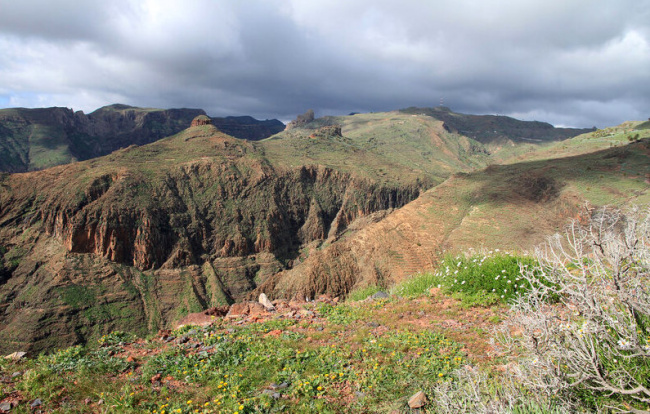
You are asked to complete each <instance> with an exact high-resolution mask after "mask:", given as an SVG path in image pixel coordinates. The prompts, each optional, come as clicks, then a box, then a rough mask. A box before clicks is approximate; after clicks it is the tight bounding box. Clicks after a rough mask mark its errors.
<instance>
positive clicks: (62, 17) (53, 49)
mask: <svg viewBox="0 0 650 414" xmlns="http://www.w3.org/2000/svg"><path fill="white" fill-rule="evenodd" d="M0 9H1V10H2V11H3V12H2V13H0V95H2V96H5V99H4V101H8V102H10V103H12V102H13V103H20V104H22V105H25V106H30V105H31V106H39V105H40V104H42V103H44V102H46V103H51V104H55V105H64V106H74V107H75V108H80V107H81V108H82V109H85V110H91V109H94V106H99V105H102V104H108V103H112V102H115V100H116V99H119V100H120V101H121V102H124V103H130V104H134V105H141V106H164V107H171V106H176V107H178V106H187V107H202V108H204V109H206V111H208V113H210V114H212V115H235V114H250V115H253V116H256V117H260V118H268V117H278V118H281V119H290V118H293V117H294V116H295V114H297V113H300V112H303V111H304V110H305V109H307V108H314V109H315V110H316V112H317V114H318V115H325V114H344V113H348V112H351V111H380V110H391V109H397V108H400V107H406V106H411V105H419V106H433V105H436V104H437V103H438V102H439V99H440V98H441V97H444V99H445V103H446V104H448V105H449V106H451V107H452V108H453V109H454V110H457V111H460V112H470V113H501V114H516V115H519V116H522V117H524V118H526V119H538V120H544V121H549V122H552V123H556V124H563V125H575V126H592V125H594V124H596V125H598V126H606V125H611V124H615V123H619V122H622V121H624V120H628V119H635V118H636V119H645V118H647V116H650V114H648V112H650V29H649V27H650V26H649V24H648V22H649V21H650V1H649V0H640V1H639V0H620V1H617V2H611V1H608V0H598V1H594V0H573V1H559V0H558V1H549V0H545V1H541V0H529V1H522V2H511V1H505V0H485V1H481V2H475V1H470V0H454V1H451V0H437V1H428V2H422V1H421V0H405V1H401V2H395V1H390V0H373V1H370V0H356V1H349V0H345V1H344V0H330V1H324V0H319V1H316V0H314V1H308V2H306V1H302V0H291V1H290V0H266V1H263V0H248V1H246V2H230V1H209V0H191V1H187V2H182V3H181V2H177V1H172V0H157V1H153V0H149V1H143V2H136V1H129V0H119V1H115V2H105V1H104V2H100V1H84V2H73V1H70V0H67V1H60V2H51V1H35V0H32V1H28V0H23V1H21V2H14V1H10V0H0ZM0 103H2V101H0Z"/></svg>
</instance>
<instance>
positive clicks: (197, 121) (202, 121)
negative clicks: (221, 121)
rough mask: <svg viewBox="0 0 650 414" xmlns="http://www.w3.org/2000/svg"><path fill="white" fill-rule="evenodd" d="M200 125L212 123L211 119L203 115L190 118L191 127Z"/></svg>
mask: <svg viewBox="0 0 650 414" xmlns="http://www.w3.org/2000/svg"><path fill="white" fill-rule="evenodd" d="M201 125H212V120H211V119H210V118H209V117H207V116H205V115H199V116H197V117H196V118H194V119H193V120H192V126H193V127H196V126H201Z"/></svg>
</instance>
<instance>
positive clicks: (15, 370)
mask: <svg viewBox="0 0 650 414" xmlns="http://www.w3.org/2000/svg"><path fill="white" fill-rule="evenodd" d="M649 246H650V210H639V209H637V210H632V211H628V212H625V213H623V212H620V211H617V210H600V211H592V214H591V219H589V220H587V221H585V222H583V223H580V222H575V223H573V224H572V225H571V226H570V227H568V229H567V231H566V234H565V236H564V237H561V236H559V235H558V236H556V237H555V238H552V239H550V240H549V242H548V243H546V244H545V245H543V246H542V247H540V248H539V249H538V250H537V251H536V253H535V255H533V256H527V255H515V254H512V253H508V252H501V251H498V250H494V251H487V252H480V253H479V252H476V251H470V252H468V253H466V254H463V255H446V256H445V257H444V258H443V259H442V260H441V261H440V264H439V266H438V269H437V271H436V272H433V273H427V274H419V275H415V276H414V277H413V278H411V279H409V280H407V281H405V282H403V283H401V284H399V285H397V286H394V287H393V288H392V289H391V290H390V295H388V296H389V297H388V298H376V297H375V298H373V295H374V294H375V293H377V292H380V291H381V289H380V288H379V287H376V286H367V287H364V288H361V289H357V290H355V291H353V292H351V294H350V295H349V296H348V299H347V301H346V302H343V303H336V301H331V300H329V301H324V302H322V303H318V304H315V303H313V302H311V303H305V304H303V305H302V309H301V310H300V312H299V315H301V316H300V317H290V316H287V315H282V314H278V315H275V316H274V317H269V318H266V319H264V318H263V319H262V320H259V321H257V322H255V321H251V320H234V321H233V320H228V319H215V320H214V322H213V323H212V324H210V325H208V326H204V327H199V326H184V327H181V328H179V329H178V330H176V331H173V332H168V333H161V334H159V335H157V336H156V337H152V338H149V339H148V340H143V339H136V338H135V337H134V336H132V335H130V334H126V333H121V332H115V333H112V334H110V335H105V336H104V337H102V338H100V340H99V341H98V342H97V343H96V344H94V345H90V346H87V347H81V346H76V347H71V348H67V349H63V350H60V351H57V352H55V353H52V354H50V355H42V356H40V357H37V358H35V359H28V360H19V361H11V360H7V359H2V360H0V374H1V375H2V377H3V378H4V381H3V382H2V383H1V385H0V387H1V388H0V401H3V400H4V401H16V402H18V405H17V406H15V407H13V409H12V412H17V413H23V412H24V413H26V412H29V411H30V404H32V405H33V404H35V403H38V404H37V407H40V409H43V410H44V411H46V412H126V413H128V412H150V413H157V414H158V413H165V414H167V413H213V412H215V413H221V412H228V413H238V414H242V413H274V412H297V413H302V412H305V413H306V412H324V413H327V412H332V413H338V412H373V413H374V412H415V411H414V410H413V409H412V408H410V407H409V404H408V401H409V397H410V396H412V395H414V394H415V393H417V392H418V391H422V392H423V393H424V394H425V395H426V396H427V402H426V403H425V405H424V406H423V407H422V408H421V409H420V412H432V413H488V412H490V413H530V412H533V413H565V412H567V413H568V412H634V413H641V412H647V410H648V408H649V406H650V391H649V390H650V382H649V381H650V380H649V378H650V358H649V357H650V348H649V347H650V291H649V290H648V286H650V283H649V282H650V280H648V278H649V277H650V249H649ZM377 296H381V295H377ZM452 318H453V319H452ZM501 321H503V322H501ZM491 328H495V329H494V330H493V331H491ZM490 338H492V341H493V342H492V345H490V346H487V345H486V344H487V343H488V340H489V339H490Z"/></svg>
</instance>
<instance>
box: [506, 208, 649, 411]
mask: <svg viewBox="0 0 650 414" xmlns="http://www.w3.org/2000/svg"><path fill="white" fill-rule="evenodd" d="M536 256H537V259H538V260H539V262H540V268H539V269H537V270H538V273H535V272H533V271H532V269H522V275H523V276H524V277H525V278H527V279H528V280H529V282H530V283H531V285H532V286H534V288H533V289H531V290H530V291H529V292H528V293H527V294H526V295H523V296H521V297H520V298H519V299H518V300H517V301H516V302H515V304H514V305H513V306H512V309H511V316H510V318H509V319H508V321H507V323H506V324H505V326H504V329H503V331H502V335H501V336H500V337H499V338H500V344H501V345H502V346H504V347H505V348H504V349H506V350H510V352H512V353H511V355H512V356H513V357H516V358H517V361H518V364H517V365H516V366H517V369H516V370H515V371H516V372H515V376H516V377H517V378H518V380H519V381H520V383H521V384H522V385H523V386H524V387H526V388H528V389H530V390H532V391H534V392H535V393H538V394H540V395H548V396H549V397H550V396H552V397H553V398H557V399H559V400H561V401H564V402H565V403H567V404H571V403H577V404H579V405H582V406H583V407H586V408H587V409H588V410H594V411H605V410H607V411H617V412H635V413H640V412H648V411H647V410H648V407H649V406H650V209H645V210H642V209H639V208H634V209H631V210H629V211H627V212H625V213H623V212H622V211H620V210H616V209H611V208H608V209H602V210H599V211H596V212H594V213H593V214H592V215H591V218H590V220H589V221H588V222H587V223H585V224H581V223H578V222H573V223H572V224H571V225H570V226H569V227H568V229H567V230H566V233H565V234H564V236H560V235H556V236H554V237H553V238H551V239H549V241H548V242H547V243H546V244H545V245H544V246H542V247H541V248H538V249H537V251H536ZM542 279H543V280H544V281H545V282H544V283H540V282H541V281H542ZM522 350H523V355H524V357H523V358H521V355H522Z"/></svg>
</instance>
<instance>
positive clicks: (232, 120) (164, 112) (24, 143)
mask: <svg viewBox="0 0 650 414" xmlns="http://www.w3.org/2000/svg"><path fill="white" fill-rule="evenodd" d="M198 115H205V111H203V110H202V109H185V108H183V109H151V108H137V107H133V106H128V105H121V104H115V105H109V106H105V107H103V108H100V109H98V110H96V111H94V112H92V113H90V114H88V115H86V114H84V113H83V112H82V111H77V112H73V111H72V110H71V109H68V108H59V107H54V108H36V109H26V108H11V109H0V171H5V172H25V171H33V170H40V169H44V168H48V167H52V166H55V165H61V164H67V163H70V162H74V161H83V160H87V159H90V158H95V157H99V156H102V155H106V154H110V153H111V152H113V151H115V150H118V149H120V148H125V147H128V146H130V145H134V144H135V145H145V144H149V143H152V142H155V141H157V140H159V139H161V138H164V137H167V136H170V135H174V134H176V133H178V132H180V131H182V130H183V129H185V128H187V127H189V126H190V123H191V121H192V119H193V118H194V117H196V116H198ZM213 124H215V125H216V126H217V127H219V129H220V130H222V131H223V132H225V133H227V134H229V135H232V136H234V137H237V138H243V139H250V140H259V139H263V138H266V137H268V136H270V135H273V134H274V133H277V132H279V131H281V130H283V129H284V125H283V124H282V123H281V122H280V121H277V120H270V121H269V120H267V121H257V120H256V119H254V118H251V117H247V116H243V117H227V118H215V120H213Z"/></svg>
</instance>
